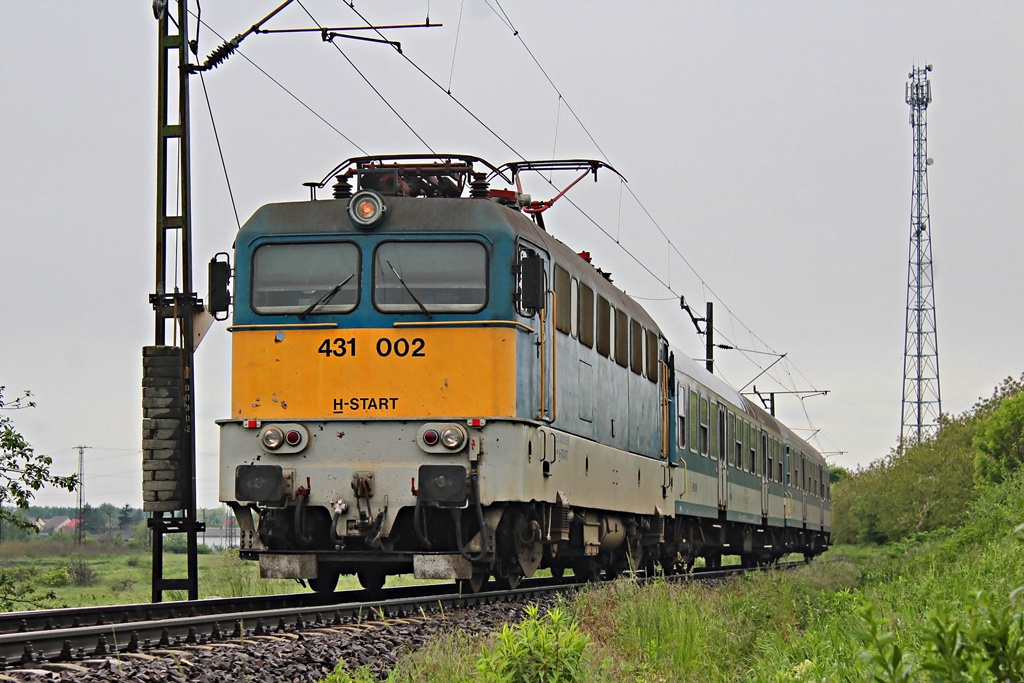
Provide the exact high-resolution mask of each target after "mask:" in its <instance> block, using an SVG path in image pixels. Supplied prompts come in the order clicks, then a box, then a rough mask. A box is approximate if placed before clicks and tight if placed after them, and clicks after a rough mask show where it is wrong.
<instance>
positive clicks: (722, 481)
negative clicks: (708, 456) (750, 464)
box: [715, 404, 729, 510]
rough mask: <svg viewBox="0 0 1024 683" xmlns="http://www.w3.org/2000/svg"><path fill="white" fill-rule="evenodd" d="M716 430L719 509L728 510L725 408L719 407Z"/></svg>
mask: <svg viewBox="0 0 1024 683" xmlns="http://www.w3.org/2000/svg"><path fill="white" fill-rule="evenodd" d="M715 428H716V435H717V436H716V441H715V455H716V456H717V457H718V507H719V509H721V510H726V509H728V507H729V458H727V457H726V454H727V453H728V448H727V447H726V442H725V406H724V405H721V404H719V406H718V422H717V424H716V425H715Z"/></svg>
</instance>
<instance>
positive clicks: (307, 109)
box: [189, 10, 368, 154]
mask: <svg viewBox="0 0 1024 683" xmlns="http://www.w3.org/2000/svg"><path fill="white" fill-rule="evenodd" d="M189 14H191V15H192V16H193V17H194V18H195V19H196V21H197V22H199V24H200V25H202V26H203V27H204V28H206V29H207V30H208V31H210V33H212V34H213V35H215V36H217V37H218V38H220V39H221V40H224V36H222V35H221V34H220V33H218V32H217V31H216V30H215V29H214V28H213V27H211V26H210V25H209V24H208V23H206V22H205V21H203V20H202V19H200V18H199V17H198V16H197V15H196V14H195V13H194V12H192V11H191V10H189ZM236 54H237V55H238V56H239V57H241V58H242V59H244V60H245V61H246V62H248V63H249V65H250V66H252V67H253V68H254V69H256V70H257V71H259V72H260V73H261V74H263V75H264V76H266V77H267V79H268V80H270V82H271V83H273V84H274V85H276V86H277V87H278V88H280V89H281V90H283V91H284V92H285V93H286V94H287V95H288V96H289V97H291V98H292V99H293V100H295V101H296V102H298V103H299V104H300V105H301V106H302V107H303V108H304V109H306V111H308V112H309V113H310V114H312V115H313V116H315V117H316V118H317V119H319V120H320V121H321V122H322V123H323V124H324V125H326V126H327V127H328V128H330V129H331V130H333V131H334V132H335V133H337V134H338V135H339V136H340V137H341V138H342V139H344V140H345V142H347V143H348V144H350V145H352V146H353V147H355V148H356V149H358V150H359V151H360V152H362V153H363V154H367V153H368V152H367V151H366V150H365V149H363V148H362V147H360V146H359V144H358V143H356V142H355V141H354V140H352V138H350V137H349V136H347V135H345V133H343V132H341V131H340V130H339V129H338V128H337V126H335V125H334V124H333V123H331V122H330V121H328V120H327V119H326V118H324V117H323V116H322V115H321V114H320V113H319V112H317V111H316V110H315V109H313V107H311V106H310V105H308V104H306V102H305V101H303V100H302V98H300V97H299V96H298V95H296V94H295V93H293V92H292V91H291V90H289V89H288V88H287V87H286V86H285V85H284V84H283V83H281V82H280V81H279V80H277V79H276V78H274V77H273V76H271V75H270V74H269V73H268V72H267V71H266V70H265V69H264V68H263V67H261V66H260V65H259V64H257V63H256V62H254V61H253V60H252V59H250V58H249V57H248V56H247V55H246V54H245V53H244V52H242V51H241V50H236Z"/></svg>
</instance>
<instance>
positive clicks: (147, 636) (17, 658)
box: [0, 563, 800, 671]
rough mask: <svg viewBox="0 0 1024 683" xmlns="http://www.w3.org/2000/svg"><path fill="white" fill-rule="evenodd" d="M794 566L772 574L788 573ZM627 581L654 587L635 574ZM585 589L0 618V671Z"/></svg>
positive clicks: (431, 589) (535, 583) (710, 577)
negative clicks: (1, 629) (1, 628)
mask: <svg viewBox="0 0 1024 683" xmlns="http://www.w3.org/2000/svg"><path fill="white" fill-rule="evenodd" d="M798 564H800V563H789V564H787V565H778V566H777V568H780V569H790V568H792V567H793V566H796V565H798ZM751 569H753V568H744V567H740V566H729V567H723V568H716V569H698V570H695V571H693V572H691V573H689V574H681V575H674V576H670V577H667V578H668V579H669V580H677V581H678V580H682V581H688V580H698V581H711V582H714V581H719V580H722V579H723V578H726V577H729V576H734V575H738V574H742V573H744V572H746V571H750V570H751ZM634 578H635V580H638V581H653V580H655V579H654V578H646V577H644V576H643V575H642V573H639V574H637V575H636V576H635V577H634ZM585 585H587V584H586V583H585V582H580V581H577V580H576V579H575V577H567V578H564V579H553V578H551V579H530V580H528V581H524V582H523V584H522V585H521V586H520V587H518V588H516V589H514V590H500V589H498V588H497V586H496V584H494V583H493V582H492V583H490V584H488V585H487V586H486V587H485V590H484V591H481V592H479V593H460V592H457V588H453V586H452V585H451V584H428V585H423V586H408V587H400V588H391V589H385V590H384V591H382V592H381V595H380V597H379V598H377V599H371V596H370V595H369V593H367V591H364V590H353V591H342V592H338V593H334V594H332V595H320V594H316V593H309V594H287V595H274V596H267V597H264V598H260V597H246V598H216V599H207V600H191V601H182V602H176V603H144V604H137V605H112V606H103V607H89V608H74V609H62V610H39V611H38V612H17V613H7V614H3V615H0V625H2V626H3V627H4V629H5V630H4V631H3V632H0V671H5V670H7V669H9V668H11V667H31V666H37V665H40V664H44V663H47V662H75V661H81V660H85V659H95V658H103V657H106V656H115V655H121V654H126V653H127V654H134V653H150V654H153V653H158V652H159V651H161V650H165V649H168V648H182V647H188V646H191V645H215V644H216V643H218V642H224V643H227V642H239V641H241V640H245V639H252V638H254V637H260V636H272V635H274V634H278V633H286V632H295V631H299V630H303V629H306V628H325V627H330V626H340V625H342V624H344V623H351V622H359V621H372V620H376V619H382V618H390V617H410V616H416V615H425V614H428V613H430V614H434V613H437V612H438V611H451V610H457V609H465V608H470V607H474V606H477V605H484V604H491V603H496V602H513V601H520V600H527V599H530V598H532V597H538V596H541V595H545V594H548V593H553V592H566V591H573V590H577V589H579V588H581V587H583V586H585ZM453 590H455V591H456V592H453ZM114 618H117V619H118V620H117V621H114V620H113V619H114ZM14 624H16V626H14V627H13V628H12V625H14Z"/></svg>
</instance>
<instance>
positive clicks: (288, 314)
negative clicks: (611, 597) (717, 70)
mask: <svg viewBox="0 0 1024 683" xmlns="http://www.w3.org/2000/svg"><path fill="white" fill-rule="evenodd" d="M602 168H608V169H610V167H608V166H607V165H606V164H604V163H603V162H599V161H588V160H569V161H545V162H515V163H512V164H506V165H504V166H501V167H495V166H493V165H491V164H489V163H487V162H485V161H483V160H482V159H479V158H476V157H472V156H460V155H449V156H415V157H410V156H376V157H358V158H354V159H349V160H347V161H346V162H344V163H343V164H341V165H340V166H339V167H337V168H336V169H334V171H332V172H331V174H329V175H328V177H327V179H325V181H322V182H321V183H318V184H317V185H318V186H319V187H321V188H322V187H324V186H325V185H326V183H327V182H329V180H330V179H331V178H334V179H336V182H335V184H334V186H333V198H332V199H327V200H317V199H316V197H315V189H312V190H311V191H313V192H314V194H313V196H311V200H310V201H303V202H289V203H277V204H269V205H266V206H264V207H262V208H260V209H258V210H257V211H256V213H255V214H254V215H253V216H252V217H251V218H250V219H249V220H248V221H247V222H246V224H245V225H244V226H243V227H242V229H241V230H240V232H239V233H238V236H237V239H236V244H235V277H234V298H233V301H234V310H233V319H232V325H231V326H230V327H229V330H230V332H231V334H232V380H231V382H232V389H231V415H230V417H229V418H227V419H224V420H219V421H218V424H219V426H220V499H221V500H222V501H223V502H225V503H227V504H228V505H229V506H230V507H231V508H232V510H233V511H234V514H235V516H236V518H237V520H238V523H239V527H240V529H241V532H242V533H241V542H242V546H241V555H242V557H243V558H246V559H252V560H258V561H259V563H260V571H261V576H263V577H268V578H296V579H303V580H306V581H308V582H309V584H310V585H311V586H312V587H313V588H314V589H315V590H317V591H321V592H329V591H333V590H334V589H335V587H336V584H337V581H338V577H339V576H340V575H341V574H356V575H357V576H358V578H359V581H360V583H361V584H362V585H363V586H364V587H366V588H369V589H379V588H380V587H381V586H383V584H384V581H385V578H386V577H387V576H388V575H390V574H398V573H414V574H415V576H417V577H419V578H447V579H457V580H459V581H461V582H462V583H463V586H464V587H465V589H467V590H471V591H476V590H479V589H480V588H481V586H482V585H483V583H484V581H485V580H486V579H487V578H488V577H490V576H493V577H494V578H495V579H496V580H497V581H498V582H499V584H501V585H504V586H512V587H514V586H515V585H517V584H518V583H519V581H520V580H521V579H522V578H523V577H529V576H532V575H533V574H534V573H535V572H536V571H537V570H538V569H541V568H549V569H550V570H551V572H552V574H554V575H555V576H560V575H561V574H562V573H563V572H564V571H565V570H566V569H571V570H572V571H573V572H574V573H575V574H577V575H581V576H585V577H587V578H597V577H599V576H602V575H604V576H613V575H615V574H617V573H618V572H621V571H623V570H624V569H627V568H632V567H643V568H645V569H647V570H649V571H650V570H654V569H655V567H656V565H660V567H661V568H662V569H663V570H664V571H665V572H667V573H673V572H678V571H684V570H686V569H688V568H689V567H690V566H692V563H693V561H694V560H695V558H697V557H704V558H705V559H706V561H707V563H709V564H712V565H713V564H716V563H718V562H720V560H721V557H722V556H723V555H739V556H740V557H741V559H742V560H743V561H744V562H747V563H755V562H770V561H773V560H775V559H777V558H779V557H781V556H782V555H784V554H786V553H789V552H802V553H804V554H805V555H807V556H813V555H816V554H818V553H820V552H822V551H823V550H825V549H826V547H827V545H828V541H829V532H830V527H831V512H830V506H829V500H828V472H827V467H826V465H825V462H824V460H823V458H822V457H821V455H820V454H818V453H817V452H816V451H815V450H814V449H813V448H812V447H811V446H810V445H809V444H807V443H805V442H804V441H802V440H801V439H799V438H798V437H797V436H796V435H795V434H794V433H793V432H792V431H790V430H788V429H787V428H786V427H785V426H784V425H782V424H781V423H780V422H778V421H777V420H776V419H775V418H774V417H772V416H771V415H769V414H768V413H766V412H765V411H764V410H762V409H761V408H759V407H758V406H756V405H754V404H753V403H752V402H750V401H749V400H747V399H746V398H745V397H743V396H741V395H740V394H738V393H737V392H736V391H735V390H733V389H731V388H730V387H729V386H728V385H726V384H725V383H724V382H722V381H721V380H720V379H719V378H717V377H715V376H713V375H711V374H710V373H708V372H706V371H705V370H704V369H703V368H701V367H700V366H699V365H698V364H697V363H695V362H694V361H692V360H691V359H689V358H686V357H685V355H684V354H682V353H680V352H678V351H677V350H674V349H673V348H671V347H670V346H669V343H668V340H667V339H666V338H665V336H664V334H663V333H662V331H661V330H660V329H659V327H658V326H657V324H656V323H655V321H654V320H653V319H652V318H651V316H649V315H648V314H647V312H646V311H645V310H644V309H643V308H642V307H641V306H640V305H639V304H638V303H637V302H635V301H633V300H632V299H630V298H629V297H628V296H627V295H626V294H625V293H624V292H623V291H622V290H620V289H618V288H617V287H616V286H615V285H614V284H613V283H612V282H611V279H610V277H609V276H608V275H607V274H605V273H603V272H601V271H600V270H599V269H597V268H595V267H594V266H593V265H591V263H590V262H589V258H588V256H587V255H586V254H577V253H576V252H574V251H572V250H571V249H570V248H568V247H567V246H566V245H564V244H562V243H561V242H559V241H558V240H556V239H554V238H553V237H552V236H551V235H550V234H549V233H548V232H547V231H546V230H545V226H544V221H543V211H544V210H545V209H546V208H548V207H549V206H550V205H551V204H552V203H553V201H554V200H551V201H548V202H537V201H533V200H532V199H531V198H530V197H528V196H527V195H525V194H523V193H522V191H521V184H520V182H519V180H520V176H521V174H523V173H526V172H532V171H551V170H575V171H577V172H579V173H580V174H581V175H580V176H579V178H578V179H577V181H578V180H579V179H582V178H583V177H586V176H587V175H589V174H593V175H594V176H595V178H596V175H597V173H598V170H599V169H602ZM610 170H611V171H614V169H610ZM502 181H503V182H504V183H505V184H506V185H507V186H512V187H514V188H515V189H500V188H492V187H491V186H492V185H493V184H496V183H500V182H502ZM560 196H561V195H558V197H560ZM558 197H556V198H555V199H557V198H558Z"/></svg>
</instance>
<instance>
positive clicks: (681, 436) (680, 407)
mask: <svg viewBox="0 0 1024 683" xmlns="http://www.w3.org/2000/svg"><path fill="white" fill-rule="evenodd" d="M686 404H687V402H686V385H685V384H679V383H677V384H676V416H677V418H678V419H677V422H678V424H677V425H676V441H677V443H678V446H679V448H686Z"/></svg>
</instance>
